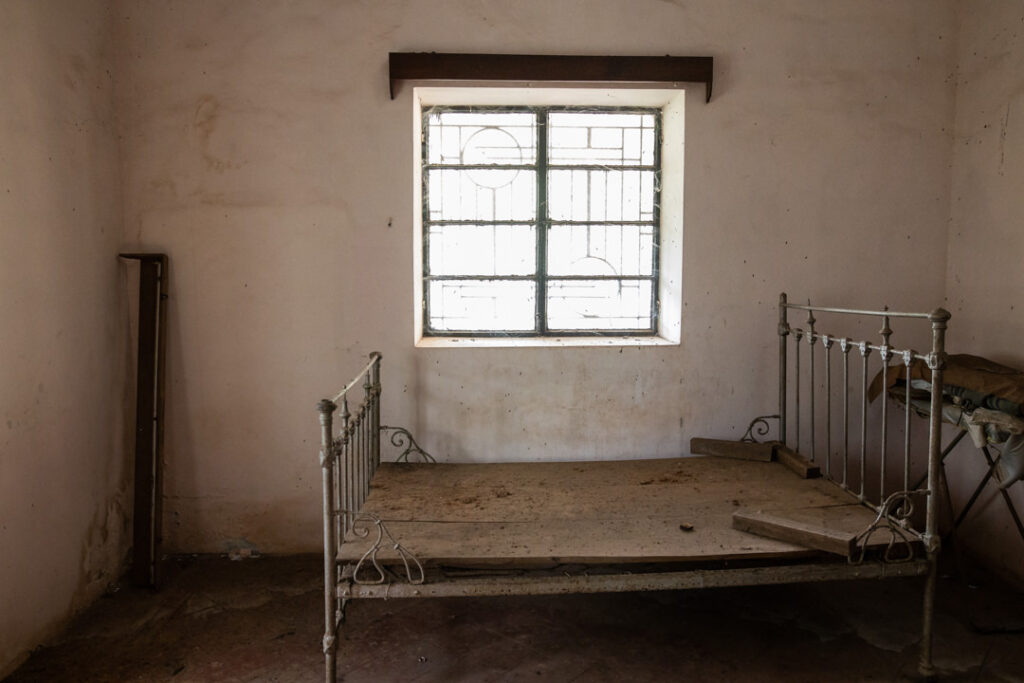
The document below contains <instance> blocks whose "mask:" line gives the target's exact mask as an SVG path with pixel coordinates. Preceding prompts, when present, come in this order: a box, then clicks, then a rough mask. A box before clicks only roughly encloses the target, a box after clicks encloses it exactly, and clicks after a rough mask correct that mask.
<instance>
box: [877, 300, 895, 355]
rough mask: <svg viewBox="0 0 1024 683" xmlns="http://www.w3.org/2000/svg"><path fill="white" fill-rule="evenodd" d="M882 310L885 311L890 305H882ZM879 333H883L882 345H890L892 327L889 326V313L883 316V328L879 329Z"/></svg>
mask: <svg viewBox="0 0 1024 683" xmlns="http://www.w3.org/2000/svg"><path fill="white" fill-rule="evenodd" d="M882 310H883V311H888V310H889V307H888V306H882ZM878 334H880V335H882V346H883V347H888V346H889V338H890V337H892V328H891V327H889V316H887V315H885V316H882V329H880V330H879V331H878ZM883 360H888V359H887V358H883Z"/></svg>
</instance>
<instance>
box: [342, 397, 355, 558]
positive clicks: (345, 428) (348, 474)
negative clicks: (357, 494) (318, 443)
mask: <svg viewBox="0 0 1024 683" xmlns="http://www.w3.org/2000/svg"><path fill="white" fill-rule="evenodd" d="M351 417H352V416H351V413H349V411H348V396H345V397H343V398H342V399H341V448H342V458H341V459H342V463H341V467H342V473H341V477H342V494H341V509H342V516H343V518H344V520H345V522H344V525H343V528H342V535H341V537H342V538H344V537H345V534H347V533H348V531H349V530H350V529H351V528H352V521H353V520H352V509H351V508H352V466H351V462H350V458H349V453H350V451H351V449H350V448H349V446H350V443H349V421H350V419H351Z"/></svg>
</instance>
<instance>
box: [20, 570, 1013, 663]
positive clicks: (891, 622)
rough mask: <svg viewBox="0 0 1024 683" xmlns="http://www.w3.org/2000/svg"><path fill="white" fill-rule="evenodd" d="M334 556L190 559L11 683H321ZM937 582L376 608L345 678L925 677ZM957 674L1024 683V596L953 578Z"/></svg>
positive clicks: (944, 639) (87, 619)
mask: <svg viewBox="0 0 1024 683" xmlns="http://www.w3.org/2000/svg"><path fill="white" fill-rule="evenodd" d="M320 567H321V565H320V559H319V558H317V557H281V558H266V557H265V558H259V559H252V560H245V561H241V562H231V561H229V560H227V559H223V558H179V559H176V560H173V561H171V562H170V564H169V567H168V576H167V580H166V584H165V586H164V588H163V590H161V591H160V592H159V593H152V592H149V591H145V590H137V589H132V588H123V589H121V590H119V591H117V592H116V593H114V594H112V595H111V596H109V597H107V598H104V599H102V600H100V601H99V602H98V603H96V604H95V605H94V606H93V607H91V608H90V609H89V610H87V611H86V612H85V613H83V614H82V615H80V616H79V617H78V618H77V619H76V620H75V621H74V623H73V624H72V625H71V627H70V629H69V630H68V631H67V633H66V634H65V635H64V636H63V637H62V638H61V639H60V640H59V641H57V642H55V643H53V644H52V645H51V646H49V647H46V648H41V649H40V650H38V651H37V652H36V653H35V654H34V655H33V656H32V657H31V658H30V659H29V660H28V661H27V662H26V663H25V664H24V665H23V666H22V667H21V668H20V669H19V670H18V671H16V672H15V673H14V674H13V675H12V676H11V677H10V678H9V679H8V683H27V682H30V681H46V682H47V683H53V682H55V681H76V682H78V681H112V682H113V681H116V682H118V683H120V682H122V681H172V682H174V683H185V682H187V681H195V682H199V681H202V682H207V681H280V682H282V683H283V682H292V681H303V682H305V681H317V680H321V679H322V676H323V673H322V658H321V655H320V638H321V629H322V624H323V616H322V612H321V609H322V604H323V603H322V593H321V575H320ZM921 585H922V584H921V581H919V580H917V579H900V580H889V581H882V582H858V583H833V584H821V585H803V586H778V587H756V588H741V589H716V590H707V591H679V592H672V593H646V594H635V593H634V594H607V595H586V596H584V595H570V596H562V597H521V598H482V599H467V598H461V599H448V600H415V601H400V600H389V601H365V602H357V603H354V604H352V605H350V607H349V610H348V622H347V628H346V629H345V634H344V637H343V639H342V640H341V648H340V661H341V666H340V671H341V672H343V673H344V677H343V679H344V681H346V683H357V682H360V681H374V682H381V681H444V682H445V683H448V682H453V681H527V680H528V681H558V682H565V681H587V682H591V681H630V682H631V683H637V682H640V681H753V682H757V681H788V682H794V683H795V682H798V681H808V682H812V681H813V682H821V681H899V680H911V679H912V678H913V675H914V672H915V669H916V660H917V653H918V650H917V639H918V637H919V628H920V622H919V618H920V609H919V604H920V596H921ZM939 609H940V612H939V614H938V616H937V618H936V629H937V635H936V640H935V650H936V662H937V664H938V666H939V667H940V669H941V670H942V672H943V674H944V676H943V680H950V681H1024V596H1022V595H1021V594H1019V593H1014V592H1012V591H999V590H995V589H992V588H971V587H968V586H965V585H963V584H960V583H957V582H954V581H950V580H944V581H942V583H941V586H940V594H939Z"/></svg>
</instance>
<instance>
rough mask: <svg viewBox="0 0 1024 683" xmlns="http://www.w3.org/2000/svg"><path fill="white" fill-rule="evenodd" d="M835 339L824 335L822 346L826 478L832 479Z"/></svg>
mask: <svg viewBox="0 0 1024 683" xmlns="http://www.w3.org/2000/svg"><path fill="white" fill-rule="evenodd" d="M833 341H834V340H833V338H832V337H830V336H828V335H827V334H825V335H822V337H821V345H822V346H824V347H825V476H826V477H828V478H829V479H831V478H832V342H833Z"/></svg>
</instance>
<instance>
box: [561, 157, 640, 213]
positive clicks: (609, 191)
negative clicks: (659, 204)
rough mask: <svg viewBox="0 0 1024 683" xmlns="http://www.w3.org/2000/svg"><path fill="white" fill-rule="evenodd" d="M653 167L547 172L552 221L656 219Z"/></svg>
mask: <svg viewBox="0 0 1024 683" xmlns="http://www.w3.org/2000/svg"><path fill="white" fill-rule="evenodd" d="M654 186H655V172H654V171H633V170H629V171H616V170H600V171H597V170H582V169H572V170H569V169H566V170H555V169H552V170H551V171H549V172H548V216H549V217H550V218H551V220H553V221H576V222H581V223H586V222H591V221H653V220H654Z"/></svg>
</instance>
